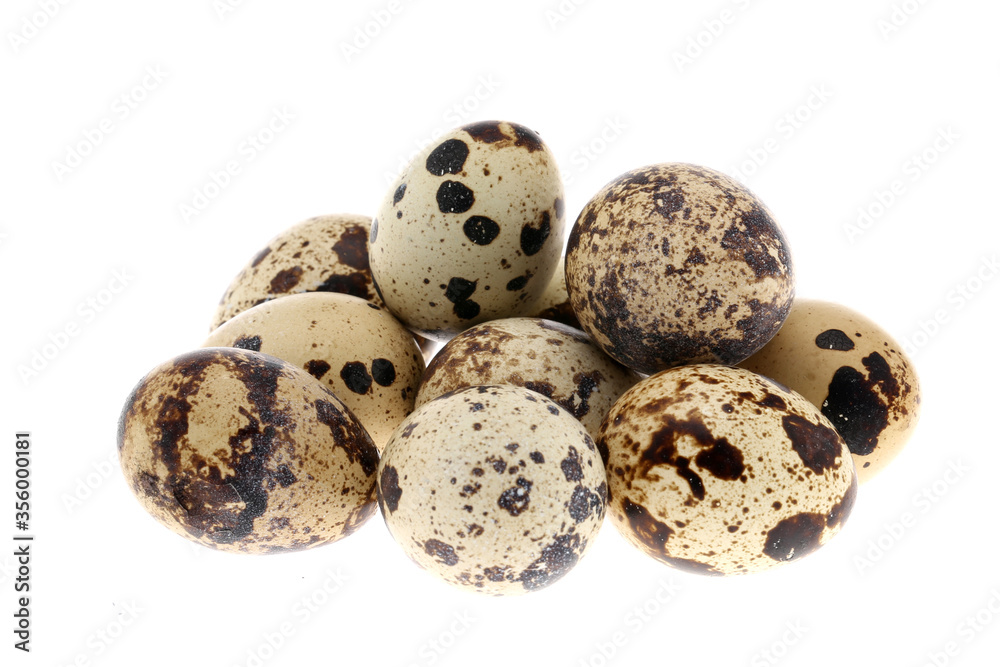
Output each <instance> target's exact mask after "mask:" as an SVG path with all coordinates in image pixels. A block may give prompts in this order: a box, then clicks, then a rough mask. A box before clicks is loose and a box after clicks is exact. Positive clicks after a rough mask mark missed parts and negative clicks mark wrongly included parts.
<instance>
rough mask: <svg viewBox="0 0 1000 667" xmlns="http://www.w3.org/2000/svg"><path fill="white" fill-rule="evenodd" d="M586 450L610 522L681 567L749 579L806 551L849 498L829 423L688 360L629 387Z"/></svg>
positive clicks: (776, 389) (733, 374) (748, 378)
mask: <svg viewBox="0 0 1000 667" xmlns="http://www.w3.org/2000/svg"><path fill="white" fill-rule="evenodd" d="M597 445H598V448H599V449H600V450H601V452H602V455H603V456H604V457H605V460H606V463H607V473H608V486H609V489H610V494H611V498H612V500H611V501H610V503H609V505H608V514H609V516H610V517H611V520H612V523H614V524H615V526H616V527H617V528H618V530H619V532H620V533H621V534H622V535H623V536H624V537H625V539H626V540H627V541H628V542H629V543H631V544H632V545H634V546H635V547H637V548H638V549H639V550H641V551H642V552H644V553H646V554H647V555H649V556H651V557H653V558H655V559H656V560H659V561H660V562H662V563H665V564H667V565H669V566H671V567H674V568H677V569H680V570H684V571H688V572H695V573H699V574H708V575H731V574H745V573H751V572H760V571H763V570H767V569H770V568H773V567H775V566H778V565H781V564H782V563H786V562H788V561H793V560H797V559H799V558H801V557H803V556H806V555H808V554H810V553H812V552H814V551H815V550H817V549H818V548H820V547H821V546H822V545H824V544H826V543H827V542H828V541H829V540H830V539H831V538H833V536H834V535H836V534H837V533H838V532H839V531H840V529H841V528H842V527H843V525H844V522H845V521H846V520H847V518H848V516H849V515H850V513H851V509H852V508H853V506H854V500H855V497H856V494H857V486H858V482H857V475H856V473H855V468H854V461H853V459H852V458H851V453H850V450H848V448H847V445H846V443H845V442H844V440H843V438H841V437H840V435H839V434H838V433H837V431H836V430H835V429H834V428H833V425H832V424H831V423H830V421H829V420H828V419H827V418H826V417H824V416H823V414H822V413H821V412H820V411H819V409H818V408H816V406H814V405H813V404H812V403H810V402H809V401H807V400H806V399H805V398H803V397H802V396H800V395H799V394H796V393H795V392H793V391H790V390H788V389H787V388H785V387H783V386H781V385H779V384H778V383H776V382H773V381H772V380H770V379H768V378H766V377H763V376H760V375H757V374H755V373H751V372H750V371H747V370H744V369H742V368H733V367H729V366H719V365H710V364H695V365H691V366H681V367H678V368H673V369H670V370H665V371H662V372H660V373H657V374H656V375H653V376H651V377H648V378H646V379H644V380H642V381H640V382H639V383H638V384H636V385H635V386H634V387H632V388H631V389H630V390H629V391H627V392H625V393H624V394H623V395H622V396H621V398H619V399H618V401H617V402H616V403H615V405H614V406H613V407H612V408H611V410H610V412H609V413H608V415H607V416H606V417H605V419H604V422H603V423H602V425H601V435H600V438H599V439H598V441H597Z"/></svg>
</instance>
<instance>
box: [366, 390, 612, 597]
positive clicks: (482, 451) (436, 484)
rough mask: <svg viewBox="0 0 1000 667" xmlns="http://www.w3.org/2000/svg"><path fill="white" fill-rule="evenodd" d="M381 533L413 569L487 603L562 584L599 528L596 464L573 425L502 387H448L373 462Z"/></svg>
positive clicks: (602, 485)
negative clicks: (376, 465)
mask: <svg viewBox="0 0 1000 667" xmlns="http://www.w3.org/2000/svg"><path fill="white" fill-rule="evenodd" d="M378 499H379V506H380V507H381V509H382V515H383V516H384V518H385V522H386V525H387V526H388V527H389V532H390V533H391V534H392V536H393V538H395V540H396V542H397V543H399V545H400V546H401V547H402V548H403V550H404V551H405V552H406V553H407V555H408V556H409V557H410V558H411V559H412V560H413V561H414V562H416V563H417V564H418V565H419V566H420V567H422V568H424V569H425V570H428V571H429V572H431V573H433V574H435V575H437V576H438V577H440V578H442V579H444V580H445V581H446V582H448V583H450V584H452V585H454V586H458V587H461V588H466V589H468V590H472V591H477V592H480V593H485V594H489V595H517V594H521V593H527V592H531V591H535V590H538V589H540V588H543V587H545V586H548V585H549V584H552V583H553V582H555V581H556V580H558V579H560V578H561V577H562V576H564V575H565V574H566V573H567V572H569V570H570V569H571V568H573V567H574V566H575V565H576V564H577V562H578V561H579V560H580V558H581V557H582V556H583V555H584V553H585V552H586V551H587V549H588V548H589V547H590V545H591V544H592V543H593V540H594V538H595V537H596V535H597V532H598V530H599V528H600V526H601V521H602V519H603V517H604V509H605V506H606V502H607V486H606V479H605V473H604V468H603V466H602V465H601V457H600V455H599V454H598V452H597V449H596V447H595V446H594V442H593V440H592V439H591V437H590V435H588V434H587V431H586V430H585V429H584V428H583V426H582V425H581V424H580V422H579V421H577V420H576V419H574V418H573V417H572V415H570V414H569V413H568V412H566V411H565V410H563V409H562V408H560V407H558V406H557V405H556V404H555V403H553V402H552V401H550V400H549V399H547V398H545V397H544V396H542V395H541V394H537V393H535V392H532V391H529V390H527V389H523V388H520V387H513V386H482V387H467V388H465V389H459V390H458V391H455V392H452V393H450V394H447V395H445V396H441V397H439V398H437V399H435V400H433V401H430V402H428V403H426V404H424V405H423V406H421V407H420V408H418V409H417V410H416V411H415V412H414V413H413V414H412V415H410V416H409V417H408V418H407V419H406V421H405V422H403V425H402V426H401V427H400V428H399V429H398V430H397V431H396V433H395V434H394V435H393V437H392V440H390V441H389V444H388V445H387V446H386V448H385V452H384V454H383V457H382V461H381V464H380V466H379V490H378Z"/></svg>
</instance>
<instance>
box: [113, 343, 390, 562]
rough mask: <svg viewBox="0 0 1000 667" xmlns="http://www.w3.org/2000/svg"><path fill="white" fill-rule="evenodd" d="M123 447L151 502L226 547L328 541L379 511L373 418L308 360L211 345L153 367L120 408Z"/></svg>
mask: <svg viewBox="0 0 1000 667" xmlns="http://www.w3.org/2000/svg"><path fill="white" fill-rule="evenodd" d="M118 455H119V458H120V460H121V467H122V472H123V474H124V476H125V480H126V481H127V482H128V486H129V488H130V489H131V490H132V493H133V494H134V495H135V497H136V498H137V499H138V500H139V503H140V504H141V505H142V507H143V509H145V510H146V511H147V512H148V513H149V514H150V515H152V516H153V518H155V519H156V520H157V521H159V522H160V523H161V524H163V525H164V526H166V527H167V528H169V529H170V530H172V531H173V532H175V533H177V534H178V535H181V536H182V537H185V538H187V539H189V540H192V541H194V542H197V543H199V544H202V545H204V546H207V547H212V548H214V549H219V550H221V551H231V552H237V553H253V554H266V553H278V552H284V551H296V550H300V549H307V548H310V547H315V546H319V545H322V544H328V543H330V542H335V541H337V540H339V539H342V538H344V537H346V536H348V535H350V534H351V533H353V532H354V531H355V530H357V529H358V528H359V527H360V526H361V525H362V524H364V522H365V521H367V520H368V519H369V518H371V516H372V514H373V513H374V512H375V479H376V477H375V475H376V471H377V467H378V452H377V451H376V449H375V445H374V444H373V443H372V441H371V438H369V436H368V434H367V432H366V431H365V429H364V427H363V426H361V424H360V422H358V420H357V419H356V418H355V417H354V415H352V414H351V411H350V410H349V409H348V408H347V407H346V406H345V405H344V404H343V403H342V402H341V401H340V399H338V398H337V397H336V396H335V395H334V394H333V393H331V392H330V391H328V390H327V389H326V388H324V387H323V385H322V384H320V383H319V382H317V381H316V380H315V378H313V377H312V376H310V375H309V374H308V373H307V372H306V371H304V370H302V369H300V368H297V367H295V366H293V365H291V364H289V363H288V362H285V361H282V360H281V359H278V358H276V357H272V356H270V355H267V354H263V353H260V352H254V351H251V350H242V349H237V348H205V349H201V350H195V351H194V352H189V353H186V354H182V355H180V356H178V357H175V358H173V359H171V360H169V361H167V362H165V363H163V364H160V365H159V366H157V367H156V368H154V369H153V370H151V371H150V372H149V373H148V374H147V375H146V376H145V377H144V378H143V379H142V380H141V381H140V382H139V384H138V385H137V386H136V387H135V389H134V390H133V391H132V393H131V395H130V396H129V397H128V399H127V401H126V403H125V406H124V408H123V410H122V414H121V418H120V421H119V425H118Z"/></svg>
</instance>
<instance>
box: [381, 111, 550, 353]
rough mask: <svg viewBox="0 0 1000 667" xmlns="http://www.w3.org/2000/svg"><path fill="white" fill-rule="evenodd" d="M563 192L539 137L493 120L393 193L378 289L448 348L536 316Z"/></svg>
mask: <svg viewBox="0 0 1000 667" xmlns="http://www.w3.org/2000/svg"><path fill="white" fill-rule="evenodd" d="M563 213H564V210H563V187H562V181H561V179H560V177H559V171H558V168H557V167H556V161H555V158H554V156H553V155H552V152H551V151H550V150H549V149H548V147H546V146H545V144H544V143H543V142H542V140H541V139H540V138H539V137H538V135H537V134H535V133H534V132H533V131H531V130H529V129H528V128H526V127H523V126H521V125H517V124H514V123H507V122H497V121H484V122H480V123H474V124H472V125H466V126H463V127H461V128H458V129H456V130H453V131H451V132H449V133H447V134H445V135H444V136H442V137H440V138H439V139H438V140H437V141H435V142H434V143H432V144H431V145H430V146H428V147H427V148H426V149H425V150H424V151H423V152H421V153H420V154H419V155H417V156H416V157H415V158H414V159H413V161H412V162H411V163H410V164H409V166H407V168H406V170H405V171H404V172H403V174H402V175H401V176H400V178H399V180H398V181H397V182H396V183H395V184H394V185H393V186H392V187H391V188H390V190H389V192H388V194H387V195H386V198H385V200H384V201H383V203H382V206H381V207H380V208H379V210H378V215H377V216H376V219H375V220H374V221H373V223H372V229H371V266H372V274H373V276H374V279H375V284H376V288H377V289H378V290H379V294H380V295H381V296H382V298H383V299H384V300H385V303H386V305H387V306H388V307H389V309H390V310H391V311H392V312H393V314H394V315H396V317H398V318H399V319H400V321H402V322H403V324H405V325H406V326H407V327H409V328H410V329H412V330H413V331H415V332H417V333H419V334H421V335H424V336H426V337H428V338H434V339H436V340H441V341H446V340H448V339H449V338H450V337H451V336H453V335H455V334H457V333H458V332H460V331H462V330H464V329H467V328H468V327H470V326H472V325H474V324H477V323H479V322H483V321H486V320H491V319H497V318H502V317H513V316H517V315H527V314H529V313H530V312H531V311H532V309H533V308H534V305H535V303H536V302H537V301H538V299H539V297H540V296H541V294H542V293H543V292H544V291H545V289H546V287H548V284H549V281H550V280H551V278H552V275H553V272H554V271H555V269H556V265H557V264H558V261H559V255H560V250H561V247H560V243H561V241H562V238H563Z"/></svg>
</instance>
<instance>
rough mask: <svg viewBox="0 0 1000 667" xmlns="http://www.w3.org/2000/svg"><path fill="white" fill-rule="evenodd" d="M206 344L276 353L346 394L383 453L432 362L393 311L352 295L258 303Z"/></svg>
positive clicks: (298, 296) (311, 295)
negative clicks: (426, 359) (424, 357)
mask: <svg viewBox="0 0 1000 667" xmlns="http://www.w3.org/2000/svg"><path fill="white" fill-rule="evenodd" d="M205 346H206V347H230V346H231V347H239V348H243V349H249V350H256V351H259V352H265V353H267V354H271V355H274V356H276V357H278V358H280V359H284V360H285V361H288V362H289V363H291V364H293V365H295V366H298V367H299V368H302V369H304V370H306V371H308V372H309V374H310V375H312V376H313V377H315V378H316V379H317V380H319V381H320V382H322V383H323V384H324V385H326V387H327V388H328V389H330V390H331V391H332V392H333V393H335V394H336V395H337V396H339V397H340V399H341V400H342V401H344V403H345V404H346V405H347V407H349V408H350V409H351V411H352V412H353V413H354V415H355V416H356V417H357V418H358V419H359V420H360V421H361V423H362V424H363V425H364V427H365V428H366V429H367V430H368V433H369V435H371V438H372V440H373V441H374V443H375V446H376V447H378V449H379V451H381V449H382V447H383V446H384V445H385V443H386V441H387V440H388V439H389V436H390V435H392V432H393V431H394V430H395V429H396V427H397V426H399V424H400V422H402V421H403V419H404V418H405V417H406V416H407V415H408V414H410V413H411V412H412V411H413V405H414V399H415V398H416V394H417V388H418V387H419V384H420V376H421V374H422V373H423V372H424V360H423V357H422V356H421V354H420V350H419V348H418V347H417V344H416V343H415V342H414V340H413V336H412V334H411V333H410V332H409V331H408V330H407V329H406V328H405V327H403V325H401V324H400V323H399V322H398V321H397V320H396V319H395V318H394V317H393V316H392V315H390V314H389V312H388V311H387V310H385V309H384V308H381V307H379V306H377V305H375V304H374V303H371V302H368V301H365V300H363V299H358V298H356V297H353V296H348V295H346V294H329V293H325V292H310V293H305V294H294V295H291V296H287V297H284V298H281V299H275V300H273V301H268V302H265V303H262V304H260V305H259V306H254V307H253V308H251V309H250V310H247V311H244V312H243V313H240V314H239V315H237V316H236V317H234V318H233V319H231V320H229V321H228V322H226V323H225V324H223V325H222V326H221V327H219V328H218V329H216V330H215V331H213V332H212V334H211V335H210V336H209V337H208V339H207V340H206V341H205Z"/></svg>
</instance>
